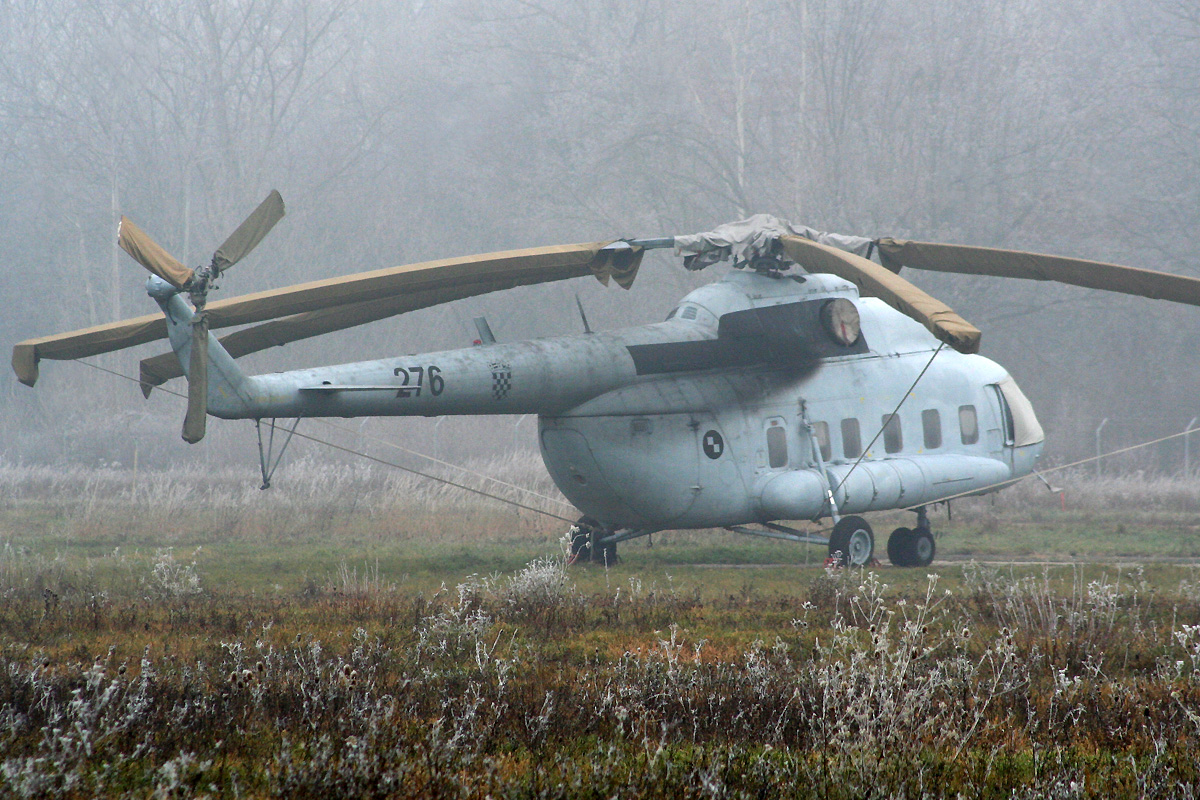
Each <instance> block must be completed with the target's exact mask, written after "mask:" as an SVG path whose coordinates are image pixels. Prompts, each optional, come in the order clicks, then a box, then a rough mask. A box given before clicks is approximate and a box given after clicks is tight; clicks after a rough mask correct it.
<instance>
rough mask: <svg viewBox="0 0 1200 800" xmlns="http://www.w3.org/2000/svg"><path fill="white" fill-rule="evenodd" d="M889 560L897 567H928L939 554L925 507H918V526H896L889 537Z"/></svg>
mask: <svg viewBox="0 0 1200 800" xmlns="http://www.w3.org/2000/svg"><path fill="white" fill-rule="evenodd" d="M887 553H888V560H890V561H891V562H892V563H893V564H895V565H896V566H897V567H928V566H929V565H930V564H932V563H933V557H934V555H936V554H937V543H936V542H935V541H934V539H933V531H931V530H930V529H929V517H928V515H926V513H925V508H924V507H921V508H919V509H917V527H915V528H896V530H894V531H892V535H891V536H889V537H888V544H887Z"/></svg>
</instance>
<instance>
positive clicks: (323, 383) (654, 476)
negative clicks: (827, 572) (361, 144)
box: [13, 192, 1200, 566]
mask: <svg viewBox="0 0 1200 800" xmlns="http://www.w3.org/2000/svg"><path fill="white" fill-rule="evenodd" d="M283 213H284V207H283V201H282V199H281V198H280V196H279V194H278V193H277V192H272V193H271V195H269V196H268V198H267V199H266V200H265V201H263V203H262V204H261V205H260V206H259V207H258V208H257V209H256V210H255V211H254V212H253V213H252V214H251V215H250V217H249V218H248V219H247V220H246V221H245V222H244V223H243V224H242V225H241V226H239V228H238V229H237V230H236V231H235V232H234V234H233V235H232V236H230V237H229V239H228V240H227V241H226V242H225V243H224V244H223V245H222V246H221V248H219V249H218V250H217V252H216V253H215V254H214V256H213V259H212V261H211V263H210V264H209V265H208V266H205V267H201V268H197V269H194V270H193V269H188V268H186V267H184V266H183V265H182V264H180V263H179V262H178V261H176V260H175V259H174V258H172V257H171V256H170V255H169V254H167V252H166V251H165V250H163V249H162V248H161V247H159V246H158V245H157V244H155V243H154V242H153V240H151V239H150V237H148V236H147V235H146V234H145V233H143V232H142V231H141V230H139V229H138V228H137V227H136V226H134V225H133V224H132V223H131V222H129V221H128V220H127V219H125V218H122V221H121V226H120V229H119V232H118V239H119V243H120V245H121V247H122V248H123V249H125V250H126V251H127V252H128V253H129V254H130V255H131V256H132V257H133V258H134V259H135V260H137V261H138V262H139V263H141V264H142V265H143V266H144V267H146V268H147V269H148V270H149V271H150V272H151V273H152V275H151V277H150V278H149V280H148V284H147V291H148V293H149V295H150V296H151V297H152V298H154V299H155V300H156V301H157V302H158V305H159V306H160V308H161V310H162V313H161V314H153V315H149V316H145V317H139V318H137V319H133V320H125V321H122V322H117V323H112V324H109V325H101V326H97V327H94V328H89V329H86V330H81V331H74V332H71V333H66V334H59V335H55V336H48V337H43V338H40V339H31V340H27V341H25V342H21V343H20V344H18V345H17V346H16V347H15V348H14V350H13V367H14V369H15V371H16V373H17V375H18V377H19V378H20V380H21V381H22V382H23V383H26V384H28V385H31V386H32V385H33V384H34V382H35V381H36V380H37V375H38V362H39V360H40V359H42V358H52V359H71V358H80V357H83V356H88V355H95V354H99V353H104V352H109V351H113V350H117V349H121V348H124V347H130V346H133V345H136V344H141V343H144V342H148V341H153V340H155V339H160V338H169V339H170V342H171V346H172V350H173V352H170V353H165V354H163V355H161V356H157V357H154V358H150V359H146V360H144V361H143V362H142V368H141V380H142V385H143V390H144V391H145V392H146V393H147V394H149V392H150V390H151V388H152V387H153V386H155V385H159V384H161V383H163V382H165V381H166V380H168V379H170V378H172V377H178V376H183V375H186V377H187V379H188V409H187V416H186V418H185V420H184V427H183V437H184V439H186V440H187V441H189V442H196V441H199V440H200V439H201V438H202V437H203V436H204V432H205V424H206V418H207V416H208V415H209V414H211V415H213V416H215V417H220V418H223V419H253V420H255V422H256V423H260V422H261V421H262V420H267V419H269V420H271V421H272V425H273V424H274V421H275V420H277V419H291V418H295V419H296V420H297V422H298V421H299V420H300V419H302V418H305V417H358V416H415V415H423V416H442V415H449V414H536V415H537V417H538V433H539V436H538V439H539V445H540V448H541V454H542V457H543V459H544V461H545V464H546V467H547V469H548V470H549V473H550V475H551V477H552V478H553V480H554V482H555V483H556V484H557V485H558V487H559V489H560V490H561V491H562V493H563V494H564V495H565V496H566V497H567V499H568V500H570V501H571V503H573V504H574V505H575V506H576V507H577V508H578V509H579V511H580V512H581V513H582V515H583V516H582V518H581V519H580V521H579V523H578V524H577V525H576V526H575V527H574V528H573V540H572V551H573V554H574V555H576V556H578V557H583V558H590V559H592V560H602V561H608V560H611V559H613V558H614V557H615V552H616V551H615V548H616V544H617V543H618V542H621V541H625V540H629V539H633V538H636V537H639V536H646V535H649V534H651V533H654V532H656V531H661V530H667V529H690V528H718V527H722V528H727V529H730V530H733V531H737V532H740V533H747V534H753V535H760V536H767V537H771V538H782V539H788V540H792V541H796V542H807V543H817V544H821V545H823V546H827V547H828V548H829V552H830V555H831V557H833V558H836V559H838V560H840V561H841V562H842V563H847V564H851V565H861V564H866V563H869V562H870V561H871V560H872V559H873V557H874V552H875V535H874V533H873V531H872V529H871V526H870V525H869V524H868V523H867V522H866V521H865V520H864V519H863V518H862V517H861V516H859V515H861V514H863V513H865V512H870V511H883V510H887V509H908V510H912V511H915V512H916V515H917V521H916V524H915V526H914V527H912V528H904V527H902V528H897V529H896V530H894V531H893V532H892V533H891V534H890V536H889V537H888V540H887V546H886V549H887V554H888V557H889V559H890V560H891V561H892V563H893V564H896V565H899V566H923V565H927V564H929V563H930V562H931V561H932V560H933V557H934V554H935V550H936V545H935V539H934V535H933V532H932V530H931V526H930V523H929V517H928V514H927V513H926V509H927V507H929V506H930V505H932V504H934V503H938V502H943V501H946V500H948V499H949V498H955V497H961V496H964V495H969V494H983V493H987V492H991V491H996V490H998V489H999V488H1001V487H1003V486H1005V485H1008V484H1009V483H1011V482H1012V481H1014V480H1015V479H1018V478H1021V477H1023V476H1026V475H1029V474H1030V473H1031V472H1032V471H1033V470H1034V467H1035V465H1036V464H1037V462H1038V459H1039V457H1040V455H1041V451H1042V446H1043V440H1044V435H1043V432H1042V428H1041V426H1040V425H1039V423H1038V421H1037V417H1036V416H1035V414H1034V411H1033V408H1032V406H1031V405H1030V403H1029V401H1028V400H1027V399H1026V398H1025V396H1024V395H1023V394H1022V393H1021V390H1020V389H1019V388H1018V387H1017V384H1016V383H1015V382H1014V380H1013V379H1012V377H1011V376H1010V375H1009V374H1008V373H1007V372H1006V371H1005V369H1004V368H1003V367H1001V366H1000V365H998V364H996V363H994V362H992V361H990V360H988V359H987V358H984V357H982V356H980V355H978V354H977V351H978V349H979V339H980V333H979V331H978V330H977V329H976V328H974V327H973V326H972V325H970V324H969V323H968V322H966V321H965V320H963V319H962V318H961V317H959V316H958V315H957V314H955V313H954V312H953V311H952V310H951V309H950V308H948V307H947V306H945V305H944V304H942V303H941V302H940V301H938V300H936V299H934V298H933V297H931V296H929V295H927V294H926V293H924V292H923V291H921V290H920V289H918V288H917V287H915V286H914V285H912V284H911V283H909V282H908V281H906V280H905V279H903V278H901V277H900V276H899V275H898V272H899V271H900V269H901V267H902V266H908V267H914V268H920V269H931V270H940V271H947V272H961V273H970V274H978V275H995V276H1002V277H1018V278H1027V279H1034V280H1055V281H1060V282H1064V283H1070V284H1075V285H1079V286H1086V287H1090V288H1098V289H1107V290H1110V291H1117V292H1123V293H1128V294H1135V295H1141V296H1145V297H1151V298H1158V299H1166V300H1172V301H1176V302H1184V303H1190V304H1193V305H1200V280H1197V279H1193V278H1186V277H1181V276H1176V275H1170V274H1166V273H1160V272H1152V271H1149V270H1143V269H1137V268H1132V267H1122V266H1116V265H1112V264H1104V263H1100V262H1093V261H1084V260H1080V259H1071V258H1063V257H1058V256H1047V255H1040V254H1032V253H1024V252H1019V251H1006V250H993V249H988V248H979V247H966V246H959V245H944V244H932V243H923V242H910V241H898V240H894V239H886V238H885V239H868V238H864V237H856V236H842V235H836V234H825V233H820V232H817V231H813V230H811V229H809V228H801V227H795V226H792V225H791V224H789V223H786V222H782V221H780V220H778V219H776V218H774V217H770V216H766V215H758V216H755V217H751V218H750V219H748V220H743V221H741V222H737V223H731V224H729V225H725V226H722V227H720V228H717V229H715V230H714V231H710V232H707V233H702V234H695V235H690V236H677V237H666V238H656V239H625V240H617V241H609V242H592V243H585V244H574V245H561V246H553V247H539V248H533V249H527V250H513V251H506V252H500V253H489V254H485V255H478V256H470V257H465V258H452V259H445V260H441V261H432V262H426V263H421V264H413V265H407V266H402V267H395V268H390V269H381V270H375V271H372V272H365V273H360V274H357V275H350V276H347V277H342V278H331V279H328V280H322V281H315V282H311V283H305V284H299V285H296V286H291V287H287V288H283V289H277V290H274V291H268V292H260V293H256V294H250V295H245V296H242V297H234V298H230V299H227V300H223V301H217V302H213V303H209V302H208V292H209V291H210V290H211V289H213V288H214V287H215V282H216V280H217V279H218V278H219V277H220V276H221V275H222V273H224V271H225V270H226V269H228V268H229V267H231V266H233V264H235V263H237V262H238V261H239V260H240V259H241V258H243V257H244V256H245V255H246V254H247V253H249V252H250V250H251V249H253V248H254V247H255V246H256V245H257V244H258V243H259V242H260V241H261V240H262V238H263V237H264V236H265V235H266V234H267V233H268V232H269V231H270V230H271V228H272V227H273V226H274V225H275V223H276V222H278V221H279V219H280V218H282V216H283ZM668 247H670V248H674V249H675V250H676V252H677V253H679V254H685V258H684V265H685V266H686V267H688V268H691V269H698V268H702V267H705V266H708V265H711V264H713V263H717V262H719V261H723V260H732V261H733V266H734V267H735V269H733V270H731V271H730V272H729V273H728V274H726V275H725V276H724V277H723V278H722V279H720V280H718V281H717V282H715V283H712V284H709V285H707V286H703V287H701V288H699V289H697V290H695V291H693V292H692V293H691V294H689V295H687V296H686V297H684V298H683V300H682V301H681V302H680V303H679V305H678V306H677V307H676V308H675V309H674V310H673V311H672V312H671V313H670V315H669V316H668V317H667V319H666V320H665V321H663V322H659V323H655V324H648V325H641V326H638V327H633V328H626V329H623V330H616V331H611V332H592V331H591V330H590V329H588V328H587V323H586V317H585V318H584V325H585V329H586V332H585V333H583V334H579V335H572V336H559V337H554V338H547V339H537V340H532V341H526V342H516V343H511V344H508V343H499V342H496V341H495V338H494V336H493V335H492V333H491V330H490V328H489V327H488V325H487V323H486V321H485V320H483V319H477V320H476V324H477V326H478V331H479V343H478V345H477V346H473V347H468V348H465V349H460V350H449V351H444V352H438V353H426V354H422V355H415V356H404V357H400V358H389V359H383V360H377V361H366V362H360V363H352V364H341V365H337V366H326V367H314V368H311V369H301V370H294V371H291V372H282V373H274V374H267V375H256V376H250V375H246V374H244V372H243V371H242V370H241V368H240V367H239V366H238V364H237V362H236V361H235V358H236V357H238V356H242V355H245V354H248V353H251V352H256V351H258V350H262V349H265V348H268V347H272V346H275V345H280V344H285V343H287V342H291V341H295V340H298V339H303V338H307V337H311V336H316V335H319V334H323V333H329V332H332V331H336V330H342V329H345V328H349V327H352V326H355V325H361V324H364V323H366V322H371V321H374V320H378V319H382V318H385V317H389V316H393V315H395V314H400V313H403V312H405V311H410V310H413V309H417V308H426V307H429V306H434V305H437V304H440V303H445V302H449V301H451V300H457V299H461V298H465V297H471V296H475V295H479V294H484V293H487V292H492V291H498V290H501V289H506V288H511V287H513V286H518V285H528V284H535V283H543V282H548V281H557V280H563V279H567V278H575V277H581V276H587V275H593V276H595V277H596V278H598V279H600V280H601V281H602V282H604V283H608V282H609V281H610V280H611V281H614V282H616V283H617V284H618V285H620V286H622V287H624V288H629V286H630V285H631V284H632V283H633V281H634V278H635V277H636V275H637V271H638V268H639V265H640V263H641V259H642V256H643V254H644V253H645V251H647V250H650V249H654V248H668ZM875 255H877V256H878V257H879V259H880V261H881V262H882V265H881V264H877V263H875V262H874V261H872V260H871V258H872V257H873V256H875ZM185 295H187V296H188V299H190V301H191V303H190V305H189V303H188V302H186V301H185ZM582 310H583V309H582V307H581V308H580V312H581V315H582ZM235 325H250V327H246V328H243V329H241V330H239V331H237V332H235V333H232V334H230V335H227V336H224V337H222V338H220V339H218V338H216V337H215V336H214V335H213V334H212V333H210V329H211V328H220V327H227V326H235ZM293 430H294V428H293ZM261 452H262V451H261V448H260V454H261ZM266 469H267V468H266V462H265V460H264V462H263V475H264V480H266V479H267V477H268V474H267V471H266ZM826 518H828V519H830V520H832V522H833V523H834V524H833V527H832V530H831V533H830V535H829V536H828V537H825V536H821V535H819V534H813V533H808V532H805V531H803V530H800V529H797V528H795V527H792V526H789V525H787V524H785V521H790V520H814V521H815V520H822V519H826Z"/></svg>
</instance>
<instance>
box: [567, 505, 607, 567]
mask: <svg viewBox="0 0 1200 800" xmlns="http://www.w3.org/2000/svg"><path fill="white" fill-rule="evenodd" d="M610 533H611V531H609V530H608V529H607V528H605V527H604V526H603V525H602V524H600V523H599V522H597V521H596V520H594V519H592V518H591V517H580V518H579V521H578V522H576V523H575V527H573V528H572V529H571V556H570V563H572V564H578V563H580V562H581V561H582V562H588V561H590V562H592V563H593V564H603V565H604V566H606V567H611V566H614V565H615V564H616V563H617V544H616V542H610V543H608V544H601V542H600V540H601V539H604V538H606V537H607V536H608V535H609V534H610Z"/></svg>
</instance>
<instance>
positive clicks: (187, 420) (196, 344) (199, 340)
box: [183, 312, 208, 444]
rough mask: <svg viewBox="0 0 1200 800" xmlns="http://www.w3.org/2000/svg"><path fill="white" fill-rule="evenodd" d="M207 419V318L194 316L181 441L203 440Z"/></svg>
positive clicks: (201, 313)
mask: <svg viewBox="0 0 1200 800" xmlns="http://www.w3.org/2000/svg"><path fill="white" fill-rule="evenodd" d="M207 418H208V316H207V315H206V314H205V313H204V312H200V313H199V314H197V315H196V319H195V320H194V321H193V322H192V356H191V362H190V364H189V367H188V405H187V416H185V417H184V418H183V440H184V441H185V442H187V443H188V444H195V443H196V442H198V441H200V440H201V439H203V438H204V428H205V423H206V421H207Z"/></svg>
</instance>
